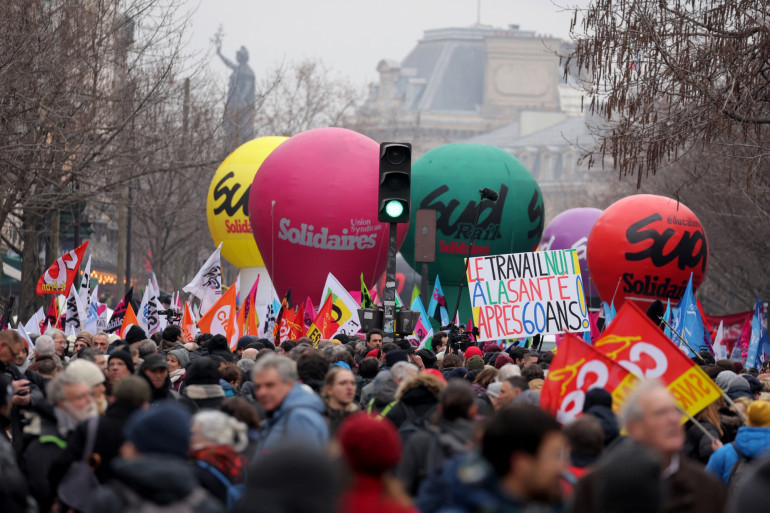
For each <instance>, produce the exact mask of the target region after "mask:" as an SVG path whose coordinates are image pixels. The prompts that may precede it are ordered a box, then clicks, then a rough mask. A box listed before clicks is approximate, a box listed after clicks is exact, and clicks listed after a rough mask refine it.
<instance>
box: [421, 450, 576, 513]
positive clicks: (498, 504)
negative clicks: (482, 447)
mask: <svg viewBox="0 0 770 513" xmlns="http://www.w3.org/2000/svg"><path fill="white" fill-rule="evenodd" d="M438 477H439V478H440V479H433V478H431V479H426V481H424V482H423V485H422V486H421V487H420V492H419V494H418V496H417V498H416V499H415V506H416V507H417V508H418V509H419V510H420V511H421V512H422V513H436V512H441V513H476V512H479V511H484V512H485V513H514V512H520V511H524V509H525V508H529V507H532V508H533V509H532V511H537V512H538V513H548V512H560V511H561V507H560V506H559V505H549V504H538V505H537V507H534V505H528V504H527V503H525V502H522V501H520V500H517V499H516V498H514V497H511V496H510V495H508V494H506V493H503V491H502V490H501V488H500V483H499V480H498V478H497V476H496V475H495V472H494V470H493V469H492V467H491V466H490V465H489V463H487V462H486V460H484V459H483V458H481V457H480V456H479V455H471V456H468V457H458V458H455V459H453V460H452V461H450V462H449V463H448V464H447V465H446V466H445V467H444V470H443V471H442V473H441V475H440V476H438Z"/></svg>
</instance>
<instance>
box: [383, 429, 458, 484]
mask: <svg viewBox="0 0 770 513" xmlns="http://www.w3.org/2000/svg"><path fill="white" fill-rule="evenodd" d="M472 434H473V424H472V423H471V421H470V420H467V419H457V420H454V421H448V420H445V419H439V421H438V422H437V423H436V425H435V426H432V427H431V430H430V431H426V432H422V433H415V434H414V436H412V437H411V438H409V440H408V441H407V442H406V445H405V446H404V450H403V452H402V455H401V461H400V462H399V464H398V467H397V469H396V477H398V479H399V480H400V481H401V482H402V483H403V484H404V487H405V488H406V491H407V493H409V494H410V495H411V496H413V497H414V496H416V495H417V490H418V488H419V486H420V483H421V482H422V480H423V479H424V478H425V477H426V475H427V473H428V471H429V469H428V468H427V467H428V460H429V459H430V458H437V461H438V460H443V463H444V464H446V463H447V462H448V461H449V460H450V459H452V458H453V457H455V456H457V455H459V454H460V453H467V452H468V451H469V450H470V447H471V436H472ZM432 451H441V453H440V455H435V454H432ZM431 470H433V471H434V472H440V471H441V470H443V468H438V469H431Z"/></svg>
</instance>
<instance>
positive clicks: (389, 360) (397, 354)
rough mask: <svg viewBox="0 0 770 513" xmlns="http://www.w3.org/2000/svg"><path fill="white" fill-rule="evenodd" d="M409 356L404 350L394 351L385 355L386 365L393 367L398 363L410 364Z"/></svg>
mask: <svg viewBox="0 0 770 513" xmlns="http://www.w3.org/2000/svg"><path fill="white" fill-rule="evenodd" d="M408 361H409V355H408V354H406V351H404V350H403V349H394V350H393V351H390V352H388V353H386V354H385V365H387V366H388V367H393V366H394V365H395V364H397V363H398V362H408Z"/></svg>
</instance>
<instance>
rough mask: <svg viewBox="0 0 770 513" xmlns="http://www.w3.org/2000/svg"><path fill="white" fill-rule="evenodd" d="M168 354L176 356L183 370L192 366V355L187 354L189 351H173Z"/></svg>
mask: <svg viewBox="0 0 770 513" xmlns="http://www.w3.org/2000/svg"><path fill="white" fill-rule="evenodd" d="M168 354H173V355H174V356H176V359H177V361H178V362H179V366H180V367H182V368H183V369H186V368H187V366H188V365H190V353H188V352H187V349H172V350H171V351H169V352H168Z"/></svg>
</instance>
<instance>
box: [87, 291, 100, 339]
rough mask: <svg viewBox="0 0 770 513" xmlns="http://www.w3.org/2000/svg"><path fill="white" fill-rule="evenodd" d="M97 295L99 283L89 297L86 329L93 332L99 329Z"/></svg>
mask: <svg viewBox="0 0 770 513" xmlns="http://www.w3.org/2000/svg"><path fill="white" fill-rule="evenodd" d="M97 297H99V284H98V283H97V284H96V287H94V290H93V292H92V293H91V297H90V298H89V301H88V313H87V314H86V322H85V330H86V331H87V332H89V333H91V334H96V333H97V331H98V330H99V326H98V323H99V301H97V299H96V298H97Z"/></svg>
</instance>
